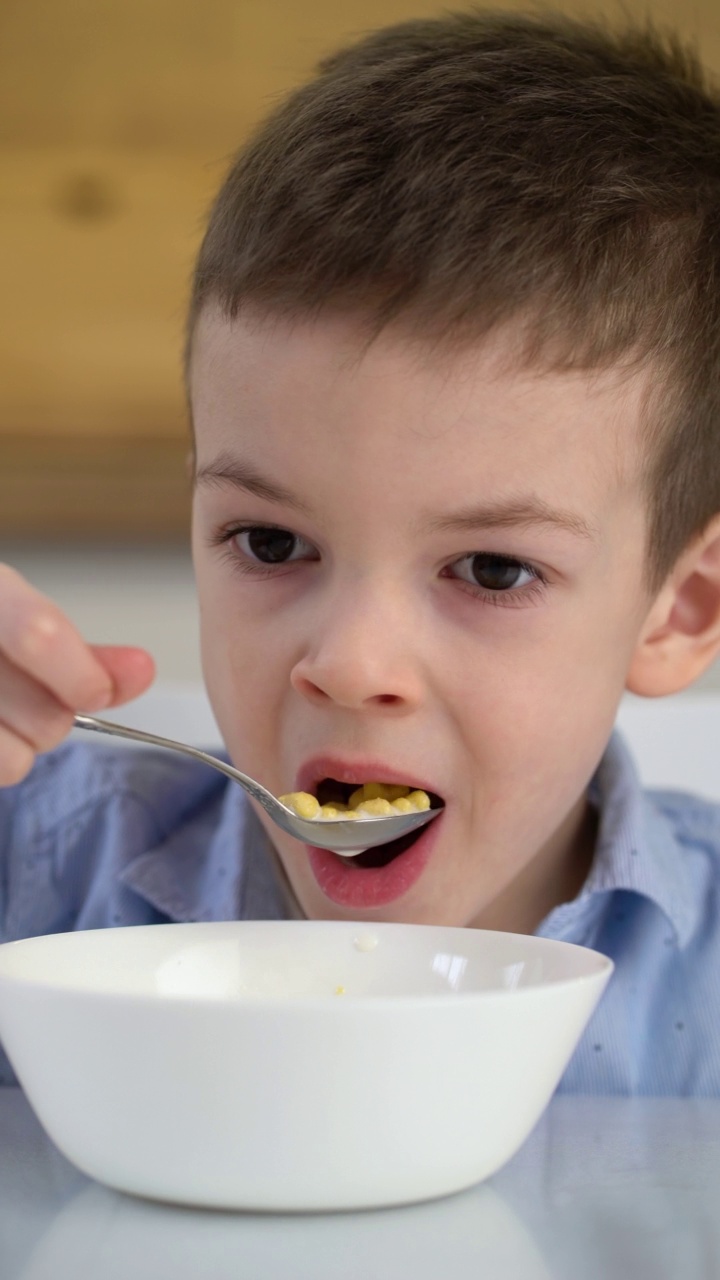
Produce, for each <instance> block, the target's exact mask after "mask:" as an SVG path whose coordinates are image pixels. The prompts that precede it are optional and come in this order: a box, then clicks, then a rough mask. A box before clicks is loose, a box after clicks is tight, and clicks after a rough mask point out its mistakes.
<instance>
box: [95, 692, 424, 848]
mask: <svg viewBox="0 0 720 1280" xmlns="http://www.w3.org/2000/svg"><path fill="white" fill-rule="evenodd" d="M74 724H75V728H76V729H89V730H91V731H92V732H93V733H107V734H109V735H110V736H111V737H115V738H130V739H132V740H133V741H134V742H146V743H148V744H149V745H151V746H154V747H165V748H167V749H168V750H169V751H179V752H181V754H182V755H186V756H192V757H193V759H195V760H201V761H202V763H203V764H207V765H210V767H211V768H212V769H217V770H218V771H219V772H220V773H224V774H225V775H226V777H228V778H232V780H233V782H237V783H239V785H240V786H241V787H242V788H243V790H244V791H246V792H247V793H248V795H250V796H252V797H253V799H254V800H257V801H258V803H259V804H261V805H262V807H263V809H264V810H265V812H266V813H267V814H269V816H270V817H271V818H272V820H273V822H274V823H275V824H276V825H277V826H278V827H280V828H281V829H282V830H283V831H286V832H287V833H288V835H291V836H293V837H294V838H295V839H296V840H300V841H302V843H303V844H309V845H314V846H315V848H318V849H330V850H331V851H332V852H333V853H338V854H340V855H341V856H342V857H344V858H353V857H357V855H358V854H359V853H364V852H365V850H366V849H375V848H376V847H377V846H378V845H382V844H389V843H390V841H391V840H398V839H399V838H400V836H405V835H407V834H408V833H409V832H411V831H418V830H419V829H420V828H421V827H424V826H426V825H427V823H428V822H432V820H433V818H437V817H438V815H439V814H440V813H442V809H425V810H424V811H422V812H420V813H398V814H397V815H395V814H393V815H392V816H389V817H377V818H376V817H367V818H354V819H353V818H336V819H315V818H301V817H300V816H299V815H298V814H297V813H295V812H294V811H293V810H292V809H289V808H288V807H287V805H284V804H281V803H280V801H279V800H278V799H277V797H276V796H274V795H273V794H272V792H271V791H268V790H267V788H266V787H262V786H261V785H260V783H259V782H256V781H255V779H254V778H250V777H248V775H247V774H246V773H241V772H240V770H239V769H235V768H234V767H233V765H231V764H226V763H225V761H224V760H218V758H217V756H212V755H209V754H208V752H207V751H201V750H200V749H199V747H190V746H188V745H187V743H185V742H175V741H174V739H173V738H161V737H159V736H158V735H157V734H155V733H146V732H145V731H144V730H142V729H129V728H127V727H126V726H125V725H122V724H114V723H113V722H112V721H110V720H98V719H97V717H96V716H87V715H76V716H75V717H74Z"/></svg>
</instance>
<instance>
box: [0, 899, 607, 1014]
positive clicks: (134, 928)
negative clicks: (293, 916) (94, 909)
mask: <svg viewBox="0 0 720 1280" xmlns="http://www.w3.org/2000/svg"><path fill="white" fill-rule="evenodd" d="M245 925H251V926H260V927H261V928H264V929H269V930H270V931H271V932H272V931H274V930H276V929H277V930H278V931H279V932H280V931H287V932H289V931H290V930H298V931H301V930H303V929H304V928H306V927H307V926H308V925H310V926H313V927H315V928H319V930H320V931H322V932H325V931H327V932H330V931H340V930H342V931H344V932H347V931H349V930H351V929H354V930H355V931H358V930H360V929H362V930H364V931H365V932H366V933H373V932H374V931H375V930H380V931H381V932H382V931H385V930H397V929H411V930H423V931H426V932H427V933H430V932H437V931H442V932H444V933H447V932H451V933H457V935H458V940H460V937H463V938H467V937H468V935H470V936H477V935H478V934H483V935H484V936H488V935H491V936H493V937H503V938H513V939H518V940H521V941H522V943H523V944H525V945H527V946H528V947H531V946H532V945H533V944H538V945H539V948H542V947H550V948H551V949H554V948H560V949H562V950H563V951H566V952H567V951H571V952H574V953H579V952H582V953H583V956H584V958H585V959H586V961H587V962H588V965H593V964H594V967H589V968H588V970H587V971H586V972H583V973H577V974H573V975H570V976H566V977H561V978H550V979H546V980H543V981H542V982H540V983H537V984H531V985H528V986H524V987H523V986H519V987H490V988H486V989H481V990H468V991H453V990H450V989H448V990H441V991H437V992H423V993H414V994H406V995H399V994H397V993H395V994H393V993H389V994H387V995H385V994H383V993H382V992H379V993H376V994H373V995H367V994H353V993H352V992H343V993H339V992H337V991H328V992H327V993H326V994H319V995H316V994H313V995H302V994H301V995H287V996H286V995H250V994H243V993H239V994H237V995H229V996H222V995H221V996H212V995H197V994H187V995H183V994H177V995H176V994H172V995H171V994H169V993H167V992H151V991H143V992H133V991H123V990H117V989H116V990H112V989H110V990H102V989H98V988H93V987H86V986H80V985H75V984H74V983H72V982H62V981H54V980H53V979H52V977H48V976H44V977H43V978H38V977H34V976H28V975H26V974H17V973H10V972H4V971H3V957H4V955H6V954H8V953H9V952H10V950H13V951H15V950H16V949H17V948H21V949H23V950H24V949H28V950H34V949H35V948H36V947H37V948H40V947H42V946H48V945H49V946H52V945H53V943H54V942H55V940H57V941H58V943H59V945H60V946H67V945H68V942H67V940H68V939H70V938H83V939H84V938H86V937H92V936H98V935H102V936H107V935H109V934H120V933H122V934H124V935H125V934H127V935H128V936H132V935H133V934H136V933H137V932H138V931H142V932H143V933H148V932H149V931H150V930H152V931H153V933H156V932H157V931H158V930H162V931H163V932H164V931H166V930H167V931H169V930H173V931H174V932H176V931H177V930H181V931H183V932H185V931H187V932H198V933H199V932H203V931H205V930H206V929H208V927H209V928H210V929H211V930H212V931H215V930H216V929H218V930H220V932H224V931H225V929H226V928H227V931H228V932H231V931H233V930H238V931H239V930H240V929H242V927H243V926H245ZM61 940H62V941H61ZM70 945H72V944H70ZM79 945H82V943H80V944H79ZM614 969H615V964H614V962H613V960H612V959H611V958H610V957H609V956H607V955H605V954H604V953H603V952H601V951H596V950H594V949H593V948H591V947H583V946H581V945H580V944H578V943H574V942H565V941H564V940H562V939H556V938H544V937H541V936H538V935H536V934H515V933H510V932H508V931H503V930H497V929H492V930H491V929H486V930H472V929H469V928H464V927H462V926H453V925H426V924H418V925H416V924H405V923H404V922H397V923H396V922H391V921H381V922H375V921H372V922H371V921H352V920H350V921H348V920H212V921H209V920H201V921H183V922H180V923H172V922H170V923H162V924H141V925H121V926H114V927H108V928H105V929H103V928H100V929H82V930H68V931H64V932H62V933H51V934H37V935H34V936H32V937H29V938H18V939H14V940H12V941H10V942H5V943H1V944H0V1014H1V1011H2V1010H1V1005H2V1000H1V996H2V991H3V988H5V989H10V988H21V989H24V990H26V991H30V990H35V991H37V992H38V993H39V992H45V993H52V994H53V995H54V996H55V997H57V998H61V997H63V996H65V997H71V998H75V999H78V998H79V999H82V1000H85V1001H88V1002H91V1003H98V1002H99V1003H102V1004H108V1003H111V1004H116V1003H131V1004H133V1005H138V1006H141V1005H147V1006H148V1007H157V1006H158V1005H164V1006H166V1007H171V1008H176V1009H178V1010H180V1009H181V1008H190V1007H192V1008H203V1009H228V1010H229V1009H233V1010H249V1009H252V1010H255V1011H257V1012H260V1011H261V1010H268V1011H270V1012H273V1013H277V1012H279V1011H280V1010H283V1011H285V1010H288V1011H289V1010H294V1011H297V1012H302V1011H310V1010H326V1011H327V1010H332V1011H333V1013H337V1014H340V1015H341V1016H342V1010H343V1009H352V1010H354V1011H357V1010H358V1009H362V1008H364V1007H367V1008H374V1009H378V1008H382V1009H383V1010H387V1009H393V1008H402V1009H411V1008H419V1007H423V1008H426V1007H429V1008H438V1007H439V1006H440V1005H458V1004H459V1005H462V1006H466V1005H468V1004H483V1005H486V1004H491V1003H496V1002H497V1001H507V1000H509V999H515V1000H517V999H520V1000H522V999H523V998H524V999H538V998H540V999H542V998H548V997H549V995H550V994H551V993H560V992H561V991H562V990H563V989H567V988H575V989H577V988H578V987H582V986H587V985H590V986H593V987H594V986H596V985H597V984H598V983H602V984H603V985H605V984H607V982H609V980H610V978H611V977H612V974H613V972H614Z"/></svg>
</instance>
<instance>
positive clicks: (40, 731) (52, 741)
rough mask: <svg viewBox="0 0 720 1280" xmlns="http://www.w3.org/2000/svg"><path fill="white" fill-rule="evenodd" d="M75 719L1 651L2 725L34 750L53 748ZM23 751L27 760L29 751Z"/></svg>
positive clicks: (0, 716) (0, 704) (23, 756)
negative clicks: (26, 752) (26, 755)
mask: <svg viewBox="0 0 720 1280" xmlns="http://www.w3.org/2000/svg"><path fill="white" fill-rule="evenodd" d="M72 721H73V716H72V711H70V710H69V708H68V707H66V706H64V705H63V704H62V703H61V702H58V700H57V698H54V697H53V696H52V694H51V693H49V692H48V690H47V689H46V688H45V687H44V686H43V685H41V684H38V682H37V680H33V679H32V678H31V677H30V676H28V675H26V674H25V673H24V672H23V671H19V670H18V668H17V667H14V666H13V665H12V664H11V663H10V662H8V660H7V658H5V657H3V656H2V655H1V654H0V725H2V727H3V728H4V729H5V730H7V731H8V732H9V733H11V734H13V735H14V736H15V738H17V739H21V740H22V742H24V743H25V744H27V745H28V746H29V747H31V748H32V750H33V752H38V751H50V750H51V749H52V747H56V746H57V745H58V743H59V742H62V741H63V739H64V738H66V737H67V735H68V734H69V732H70V730H71V729H72ZM6 751H9V746H8V744H7V742H6ZM20 755H21V757H22V760H23V762H24V758H25V752H24V751H21V752H20Z"/></svg>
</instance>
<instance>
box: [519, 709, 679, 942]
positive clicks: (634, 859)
mask: <svg viewBox="0 0 720 1280" xmlns="http://www.w3.org/2000/svg"><path fill="white" fill-rule="evenodd" d="M588 797H589V799H590V800H591V801H592V802H593V803H595V804H596V805H597V807H598V810H599V827H598V836H597V842H596V845H595V853H594V856H593V861H592V865H591V868H590V872H589V874H588V876H587V879H586V881H585V884H584V885H583V887H582V890H581V891H580V893H579V894H578V897H577V898H576V899H575V900H574V902H571V903H564V904H563V905H562V906H560V907H556V908H555V910H554V911H553V912H551V914H550V916H548V918H547V920H546V921H544V922H543V926H542V932H546V931H547V932H551V931H552V932H553V933H556V931H558V930H559V929H562V930H563V931H567V930H569V929H570V928H571V927H572V925H573V924H575V923H577V922H578V920H579V919H581V918H585V917H586V916H587V914H588V913H590V912H592V911H593V909H594V908H595V907H596V906H597V904H598V903H599V901H600V898H601V896H604V895H607V894H608V893H610V892H612V891H614V890H625V891H627V892H629V893H637V894H640V895H641V896H642V897H644V898H647V899H649V900H650V901H651V902H653V903H654V904H655V905H656V906H657V907H658V908H659V909H660V910H661V911H662V912H663V913H664V915H665V916H666V918H667V920H668V921H669V923H670V925H671V927H672V928H673V930H674V931H675V934H676V937H677V940H678V943H679V945H680V946H684V945H685V944H686V943H687V942H688V941H689V938H690V936H691V934H692V932H693V928H694V925H695V922H696V916H697V903H696V901H695V898H694V895H693V892H692V886H691V884H690V880H689V878H688V874H687V870H686V866H685V862H684V859H683V858H682V856H681V851H680V849H679V848H678V843H677V840H676V837H675V833H674V831H673V828H672V825H671V823H670V821H669V819H668V818H667V817H666V816H665V815H664V814H663V813H662V811H661V810H660V809H658V807H657V806H656V805H655V804H654V803H653V800H652V797H651V796H650V795H648V794H647V793H645V792H644V791H643V789H642V785H641V782H640V777H639V774H638V771H637V768H636V766H635V763H634V761H633V758H632V756H631V754H630V752H629V750H628V748H627V747H626V745H625V743H624V742H623V740H622V738H621V737H620V735H619V734H618V733H617V732H615V733H613V735H612V737H611V739H610V742H609V743H608V746H607V749H606V751H605V754H604V755H603V758H602V760H601V762H600V764H599V766H598V769H597V772H596V773H595V776H594V778H593V780H592V782H591V784H590V788H589V791H588Z"/></svg>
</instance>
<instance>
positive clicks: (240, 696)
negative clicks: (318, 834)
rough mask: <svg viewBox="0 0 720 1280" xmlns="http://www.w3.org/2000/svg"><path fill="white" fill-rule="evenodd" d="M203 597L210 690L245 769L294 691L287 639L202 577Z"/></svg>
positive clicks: (226, 734)
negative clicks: (245, 761) (288, 690)
mask: <svg viewBox="0 0 720 1280" xmlns="http://www.w3.org/2000/svg"><path fill="white" fill-rule="evenodd" d="M198 597H199V601H200V651H201V658H202V669H203V676H204V680H205V686H206V689H207V692H208V696H209V698H210V703H211V705H212V708H213V712H214V714H215V718H216V720H217V722H218V725H219V727H220V730H221V733H222V736H223V739H224V741H225V743H226V745H227V748H228V750H229V751H230V753H231V755H232V758H233V760H234V761H235V763H236V764H237V765H238V766H239V767H242V760H243V759H245V758H246V756H247V754H248V753H249V752H250V753H252V756H253V758H255V757H256V756H257V752H258V750H259V748H260V745H261V743H262V742H263V741H264V740H265V739H266V738H269V736H270V734H271V732H272V727H273V725H275V724H276V722H277V717H278V714H279V707H280V705H281V703H282V700H283V697H284V691H285V689H286V688H287V687H289V679H288V674H287V661H286V658H285V656H284V654H283V652H282V635H281V632H280V631H279V628H278V627H277V625H274V626H273V624H272V619H269V620H265V621H263V622H260V621H258V619H257V618H254V617H253V616H252V614H251V613H250V614H249V615H248V613H247V612H246V611H245V610H243V608H242V602H241V601H236V600H232V601H229V600H228V590H227V583H226V582H225V583H223V584H222V586H219V584H217V583H215V582H213V580H212V577H210V576H208V577H206V578H204V579H203V578H202V576H201V575H198ZM248 768H249V771H250V772H252V768H251V767H250V765H249V764H248Z"/></svg>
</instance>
